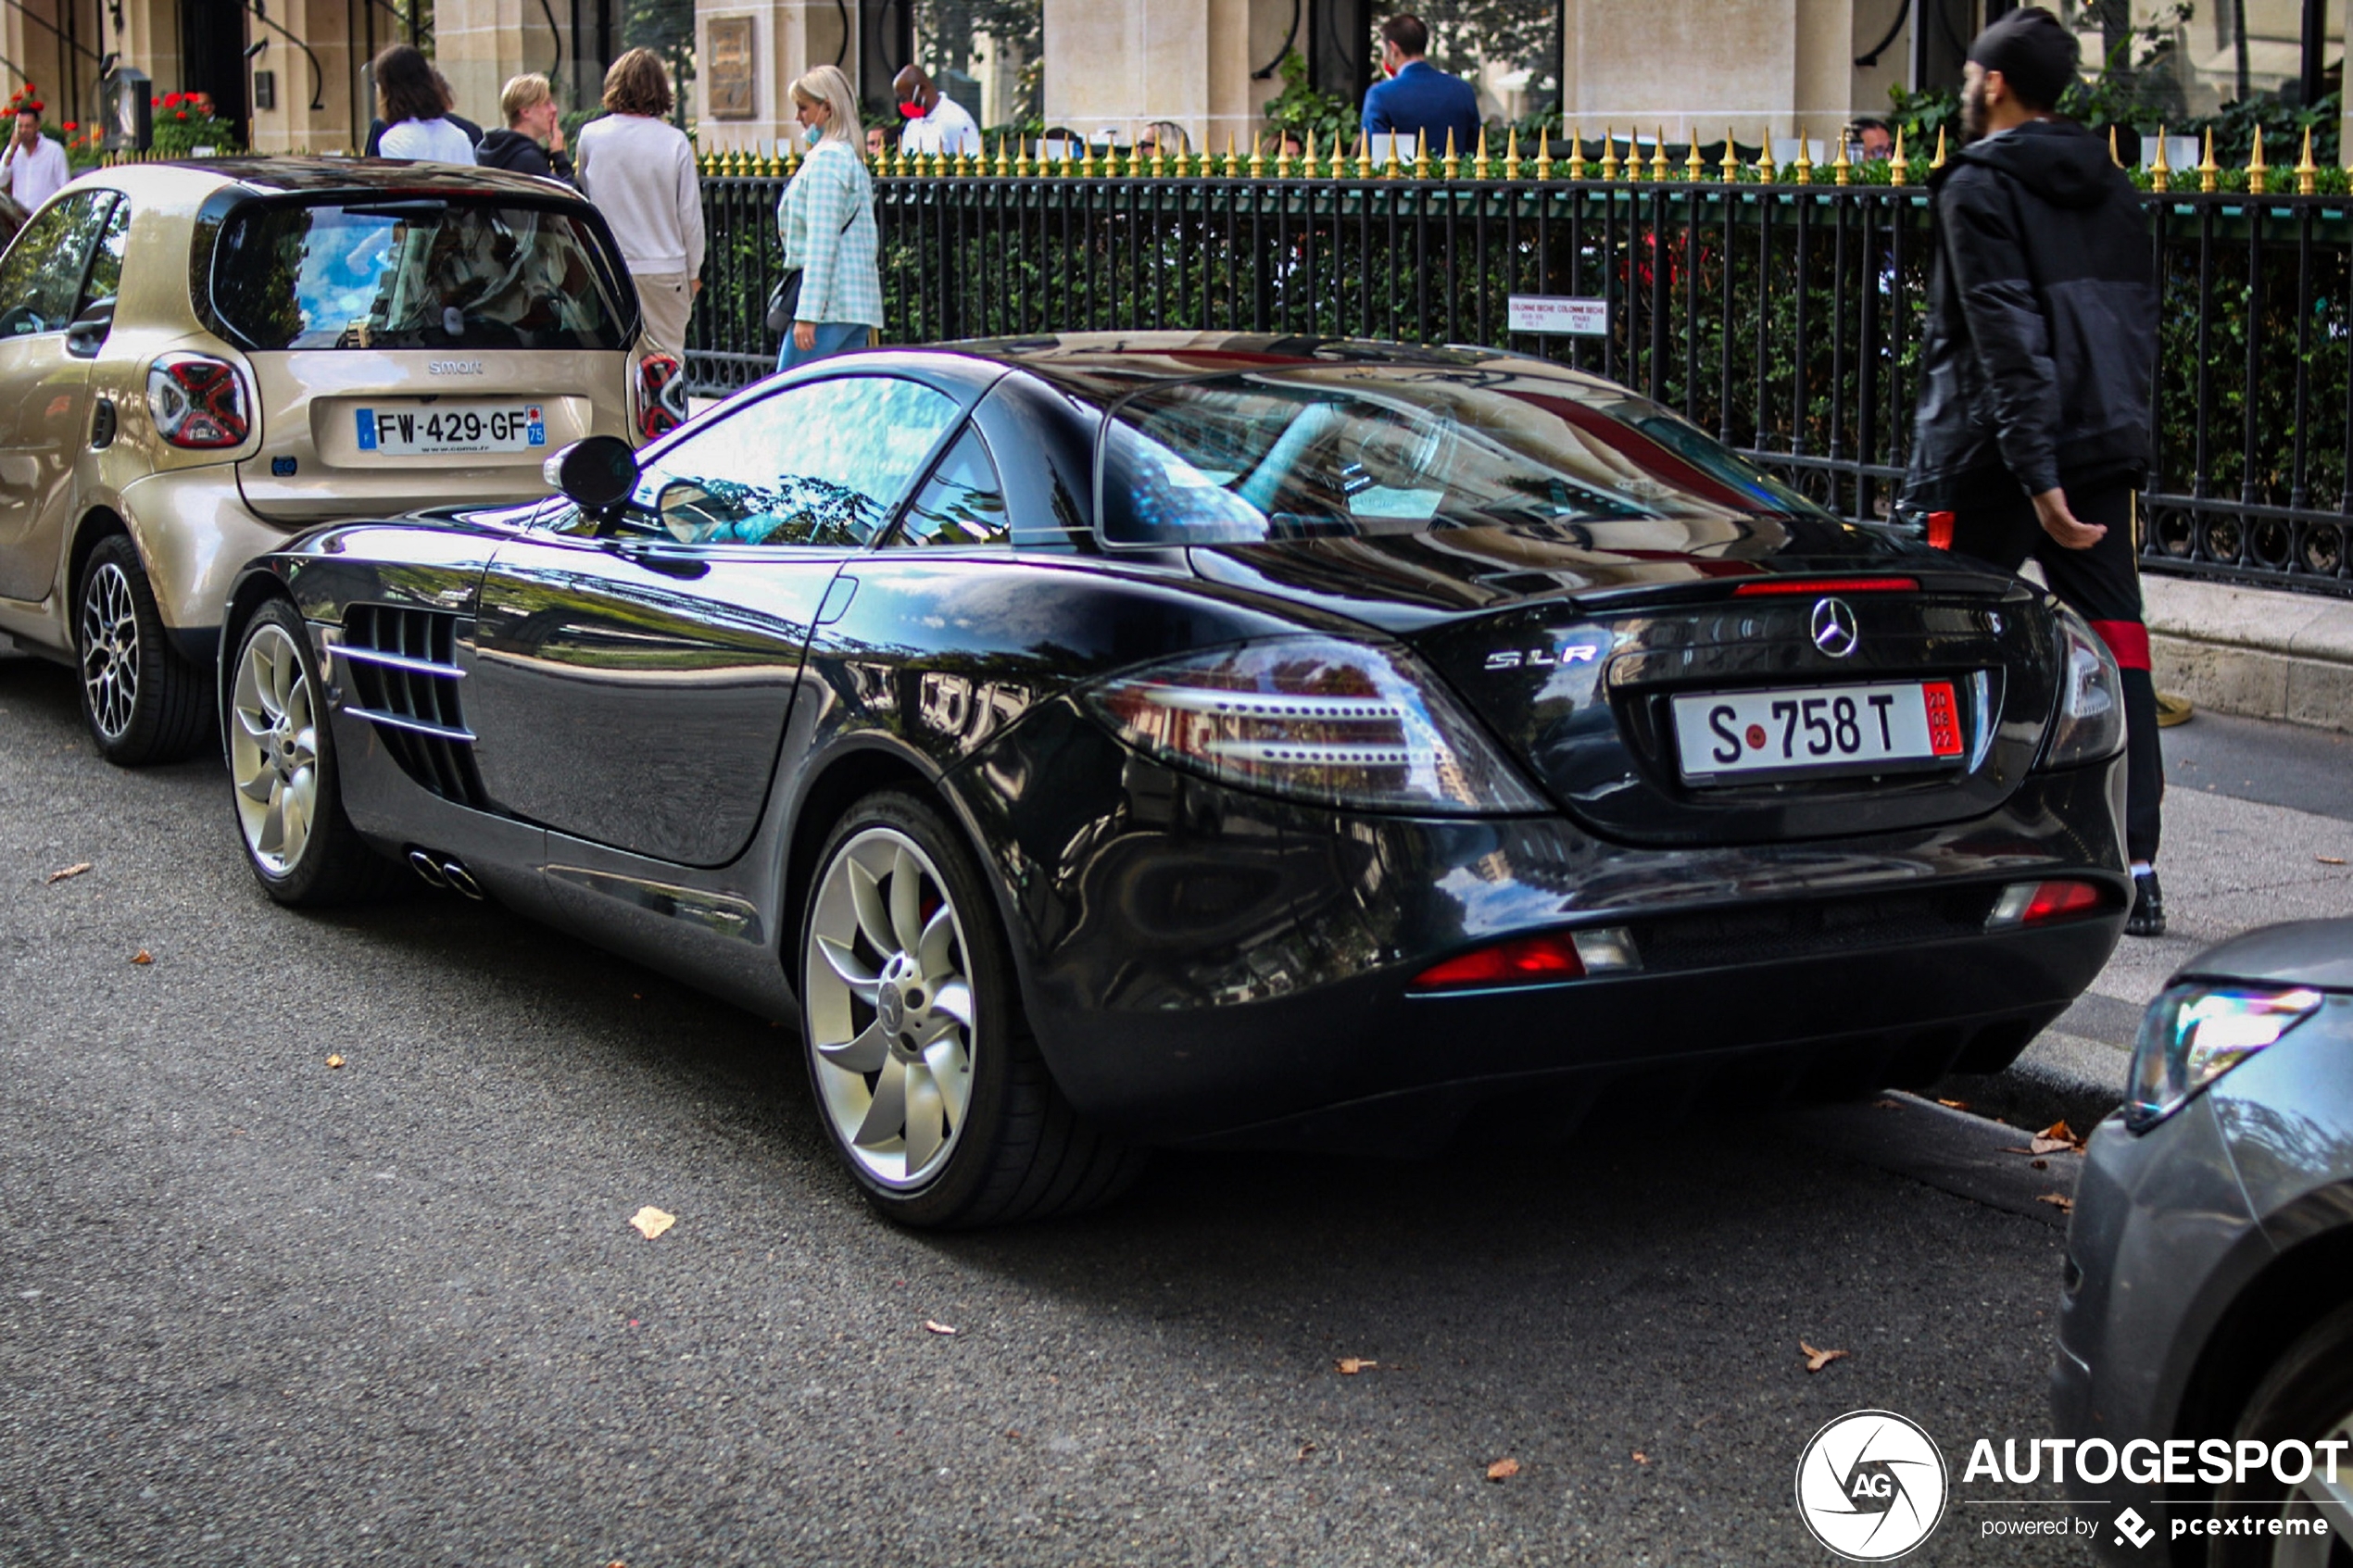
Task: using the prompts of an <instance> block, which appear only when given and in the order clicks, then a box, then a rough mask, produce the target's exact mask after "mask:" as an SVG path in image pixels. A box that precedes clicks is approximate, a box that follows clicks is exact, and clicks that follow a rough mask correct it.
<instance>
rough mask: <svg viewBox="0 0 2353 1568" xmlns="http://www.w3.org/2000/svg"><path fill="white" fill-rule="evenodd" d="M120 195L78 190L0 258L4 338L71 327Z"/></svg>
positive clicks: (0, 318)
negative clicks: (94, 251)
mask: <svg viewBox="0 0 2353 1568" xmlns="http://www.w3.org/2000/svg"><path fill="white" fill-rule="evenodd" d="M114 200H115V194H114V193H113V192H112V191H81V192H77V193H76V194H73V195H70V196H68V197H66V198H65V199H64V200H62V201H58V202H56V203H53V204H52V205H51V206H50V207H47V208H46V209H45V210H44V211H43V212H42V214H41V215H40V216H39V217H38V218H35V219H34V220H32V221H31V222H30V223H28V224H26V225H25V226H24V229H23V232H20V233H19V234H18V235H17V239H16V243H15V244H14V245H10V246H9V247H8V254H7V255H6V256H5V257H0V338H7V337H22V336H24V335H26V334H27V333H31V332H63V331H65V328H66V323H68V322H69V321H70V320H73V312H74V305H75V302H76V301H77V300H78V299H80V298H81V296H82V272H83V270H84V267H85V266H86V264H87V263H88V261H89V259H90V247H91V245H92V244H93V242H94V241H95V240H96V239H97V237H98V234H99V232H100V231H101V229H103V228H104V227H105V224H106V219H107V208H108V207H111V206H113V204H114ZM116 265H117V266H118V267H120V255H118V257H117V258H116Z"/></svg>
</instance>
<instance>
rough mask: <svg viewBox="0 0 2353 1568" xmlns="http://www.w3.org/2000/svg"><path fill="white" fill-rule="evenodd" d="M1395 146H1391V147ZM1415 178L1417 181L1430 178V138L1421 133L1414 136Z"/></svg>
mask: <svg viewBox="0 0 2353 1568" xmlns="http://www.w3.org/2000/svg"><path fill="white" fill-rule="evenodd" d="M1391 145H1394V144H1393V143H1392V144H1391ZM1414 178H1415V179H1416V180H1427V179H1428V178H1429V138H1428V136H1425V135H1423V134H1421V133H1420V132H1415V135H1414Z"/></svg>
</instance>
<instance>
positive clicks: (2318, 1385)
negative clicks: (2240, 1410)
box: [2207, 1304, 2353, 1568]
mask: <svg viewBox="0 0 2353 1568" xmlns="http://www.w3.org/2000/svg"><path fill="white" fill-rule="evenodd" d="M2233 1436H2235V1437H2237V1438H2241V1439H2249V1440H2254V1441H2259V1442H2262V1443H2265V1444H2277V1443H2281V1442H2284V1441H2286V1440H2288V1439H2291V1438H2293V1439H2295V1440H2296V1441H2298V1442H2302V1443H2306V1444H2310V1443H2314V1442H2318V1441H2321V1440H2322V1439H2325V1438H2331V1437H2336V1438H2353V1304H2347V1305H2346V1306H2343V1307H2339V1308H2338V1309H2337V1310H2336V1311H2334V1312H2331V1313H2330V1314H2329V1315H2328V1316H2327V1317H2324V1318H2322V1320H2321V1321H2320V1322H2319V1323H2315V1324H2313V1325H2312V1327H2311V1328H2310V1329H2309V1330H2308V1331H2307V1332H2306V1333H2305V1334H2304V1336H2302V1337H2301V1338H2299V1339H2297V1340H2296V1343H2295V1344H2293V1345H2291V1346H2289V1347H2288V1350H2287V1353H2286V1354H2285V1355H2284V1356H2282V1357H2281V1358H2280V1359H2279V1360H2278V1361H2274V1362H2273V1363H2272V1364H2271V1372H2270V1373H2269V1374H2267V1375H2266V1376H2265V1377H2264V1379H2263V1381H2262V1383H2261V1384H2260V1385H2259V1386H2258V1387H2257V1388H2256V1390H2255V1394H2254V1397H2253V1398H2252V1399H2248V1400H2247V1402H2246V1413H2245V1414H2244V1415H2243V1416H2241V1417H2240V1418H2239V1425H2238V1431H2237V1432H2236V1433H2235V1434H2234V1435H2233ZM2338 1455H2339V1459H2338V1469H2337V1479H2338V1481H2339V1483H2340V1484H2344V1485H2353V1452H2348V1451H2347V1450H2345V1449H2339V1450H2338ZM2316 1457H2317V1456H2316ZM2325 1474H2326V1472H2325V1471H2324V1470H2321V1469H2319V1467H2318V1466H2317V1465H2316V1466H2315V1474H2314V1476H2313V1477H2312V1478H2311V1479H2309V1480H2308V1481H2306V1482H2305V1483H2303V1484H2302V1485H2300V1486H2289V1485H2287V1484H2286V1483H2285V1482H2283V1481H2281V1480H2280V1479H2279V1478H2278V1477H2277V1476H2275V1475H2273V1474H2271V1471H2270V1470H2269V1469H2266V1470H2264V1471H2263V1472H2262V1473H2260V1474H2256V1475H2252V1476H2250V1477H2248V1479H2247V1481H2246V1485H2245V1486H2240V1485H2239V1484H2238V1483H2237V1481H2236V1480H2235V1479H2233V1480H2232V1481H2226V1482H2224V1483H2223V1484H2222V1485H2221V1486H2218V1487H2216V1488H2215V1491H2214V1503H2215V1508H2214V1516H2215V1517H2216V1518H2217V1519H2225V1518H2233V1517H2237V1518H2245V1519H2250V1520H2254V1521H2256V1522H2258V1523H2260V1524H2266V1526H2267V1527H2268V1522H2269V1521H2270V1520H2272V1519H2277V1518H2282V1517H2285V1518H2288V1519H2317V1518H2325V1517H2327V1516H2326V1515H2325V1514H2324V1513H2322V1510H2321V1508H2320V1506H2319V1502H2318V1499H2319V1498H2320V1496H2321V1485H2320V1478H2321V1477H2322V1475H2325ZM2348 1558H2353V1537H2347V1534H2346V1533H2345V1526H2343V1525H2342V1524H2339V1525H2337V1526H2336V1528H2335V1530H2334V1532H2333V1533H2331V1534H2327V1535H2322V1536H2271V1535H2264V1536H2218V1537H2213V1538H2212V1539H2211V1540H2209V1541H2208V1556H2207V1562H2208V1564H2209V1568H2328V1565H2329V1564H2332V1563H2340V1564H2341V1563H2343V1562H2346V1561H2347V1559H2348Z"/></svg>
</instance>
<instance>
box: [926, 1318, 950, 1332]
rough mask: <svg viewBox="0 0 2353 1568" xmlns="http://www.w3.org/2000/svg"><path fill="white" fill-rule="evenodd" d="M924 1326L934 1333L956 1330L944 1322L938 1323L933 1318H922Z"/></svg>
mask: <svg viewBox="0 0 2353 1568" xmlns="http://www.w3.org/2000/svg"><path fill="white" fill-rule="evenodd" d="M924 1327H925V1328H926V1329H928V1330H929V1331H930V1332H932V1333H934V1334H953V1333H955V1332H956V1331H955V1330H954V1329H952V1328H950V1327H949V1326H948V1325H947V1324H946V1323H940V1322H938V1321H937V1319H933V1318H925V1320H924Z"/></svg>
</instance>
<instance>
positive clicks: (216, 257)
mask: <svg viewBox="0 0 2353 1568" xmlns="http://www.w3.org/2000/svg"><path fill="white" fill-rule="evenodd" d="M600 257H601V253H600V251H599V250H598V237H597V233H596V231H595V230H594V229H592V228H591V227H589V226H588V225H587V224H586V223H585V222H583V221H582V220H580V219H579V218H578V217H576V216H574V215H573V214H570V213H566V212H563V211H560V210H558V209H556V208H553V207H528V206H515V205H507V204H499V203H493V202H470V201H462V200H459V201H451V200H443V199H439V198H435V199H432V200H415V199H406V198H404V199H399V200H385V201H384V202H381V203H375V204H360V203H308V204H302V205H296V206H288V205H282V204H271V205H269V206H256V207H245V208H243V209H241V210H239V211H237V212H235V213H233V214H232V215H231V216H230V218H229V220H228V222H227V224H226V225H225V226H224V227H223V229H222V231H221V234H220V244H219V245H218V246H217V247H216V248H215V250H214V252H213V266H212V299H213V305H214V307H215V308H216V309H217V310H218V311H219V312H220V318H221V320H223V321H225V322H226V323H227V324H228V325H229V326H230V328H231V329H232V330H233V332H236V333H237V334H238V335H239V336H242V337H243V338H245V340H246V341H247V342H249V343H250V344H252V345H254V346H255V347H257V348H610V349H617V348H620V347H622V346H623V320H622V317H621V313H620V312H619V311H618V310H616V309H615V307H614V305H613V301H612V298H611V295H610V285H609V283H608V282H607V281H606V280H607V276H608V269H607V268H605V267H602V266H600V265H599V264H598V263H599V260H600Z"/></svg>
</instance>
